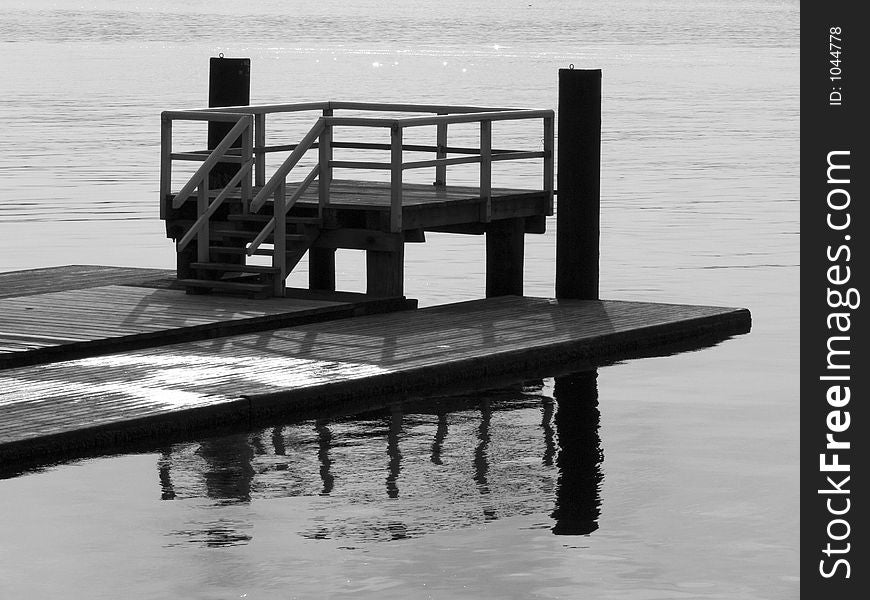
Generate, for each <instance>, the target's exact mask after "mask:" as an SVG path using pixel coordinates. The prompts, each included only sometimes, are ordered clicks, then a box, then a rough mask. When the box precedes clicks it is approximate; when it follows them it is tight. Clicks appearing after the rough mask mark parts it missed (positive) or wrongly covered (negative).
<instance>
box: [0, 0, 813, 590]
mask: <svg viewBox="0 0 870 600" xmlns="http://www.w3.org/2000/svg"><path fill="white" fill-rule="evenodd" d="M118 6H119V5H117V4H116V3H113V2H108V1H104V2H68V3H67V2H46V1H44V0H36V1H33V2H28V3H26V5H24V4H22V3H2V4H0V51H2V56H3V64H4V67H5V70H6V71H5V74H4V78H3V88H2V89H3V93H2V94H0V115H2V118H3V122H4V125H5V133H4V135H3V136H0V181H2V187H0V256H2V257H3V258H2V262H0V269H3V270H15V269H24V268H34V267H44V266H51V265H63V264H115V265H122V266H150V267H162V268H167V267H170V268H171V267H172V266H173V265H174V250H173V245H172V243H171V241H169V240H167V239H165V237H164V235H163V226H162V223H161V222H160V221H159V219H158V218H157V207H158V205H157V168H158V162H159V113H160V111H161V110H164V109H167V108H189V107H196V106H203V105H205V104H206V91H207V77H208V74H207V65H208V58H209V57H210V56H215V55H217V54H218V53H219V52H223V53H224V54H226V55H227V56H246V57H250V58H251V59H252V100H253V102H254V103H271V102H291V101H303V100H322V99H351V100H378V101H382V100H387V101H408V102H444V103H451V104H482V105H501V106H528V107H544V108H555V106H556V102H557V97H556V86H557V69H559V68H565V67H567V66H568V65H570V64H573V65H575V67H576V68H601V69H603V73H604V79H603V81H604V84H603V87H604V105H603V129H604V131H603V141H602V156H603V158H602V238H601V243H602V246H601V247H602V250H601V252H602V254H601V273H602V275H601V288H602V296H603V297H605V298H613V299H626V300H655V301H669V302H686V303H698V304H716V305H726V306H743V307H747V308H749V309H751V310H752V313H753V331H752V333H751V334H749V335H747V336H742V337H740V338H737V339H733V340H729V341H726V342H724V343H722V344H720V345H718V346H716V347H714V348H709V349H704V350H701V351H698V352H691V353H686V354H681V355H677V356H671V357H663V358H654V359H643V360H637V361H631V362H627V363H625V364H619V365H613V366H607V367H602V368H601V369H599V371H598V378H597V396H598V403H599V404H598V409H599V410H600V414H599V413H598V410H592V411H591V412H590V414H588V415H586V416H585V417H584V418H583V419H577V420H575V421H577V422H580V423H586V424H587V425H589V424H590V423H591V424H592V425H593V426H587V427H585V428H584V427H583V426H581V425H578V424H577V422H575V423H574V424H573V425H572V426H566V425H565V424H564V423H562V422H560V420H559V418H558V415H559V398H557V397H556V395H557V394H556V393H555V392H556V389H555V388H557V387H558V386H556V385H555V384H554V380H553V379H546V380H544V381H543V382H540V383H538V384H534V383H532V384H530V385H527V386H526V387H524V388H519V387H514V388H512V389H509V390H503V391H500V392H494V393H483V394H477V395H474V396H470V397H467V398H461V399H456V398H454V399H451V400H445V399H442V400H440V401H438V402H435V401H434V400H433V401H430V402H422V403H419V404H416V405H412V406H405V407H401V406H394V407H393V408H392V409H391V410H386V411H384V412H382V413H377V414H369V415H360V416H358V417H354V418H350V417H348V418H343V419H328V420H322V421H316V422H315V421H311V422H303V423H286V424H278V425H276V426H275V427H269V428H264V429H260V430H257V431H252V432H248V433H240V434H238V435H235V436H229V437H224V438H218V439H199V440H192V441H190V442H187V443H180V444H176V445H172V446H170V447H166V448H156V449H154V451H153V452H146V453H140V454H131V455H126V456H117V457H108V458H101V459H93V460H84V461H80V462H77V463H74V464H67V465H61V466H58V467H53V468H50V469H46V470H44V471H42V472H38V473H32V474H27V475H23V476H20V477H16V478H12V479H7V480H4V481H0V525H2V529H3V536H2V539H0V597H4V598H5V597H10V598H12V597H21V598H24V597H32V598H36V597H45V598H50V597H63V598H117V597H143V598H146V597H147V598H152V597H153V598H167V597H179V598H242V597H245V598H322V597H352V598H409V597H411V598H413V597H421V598H426V597H433V598H506V597H514V598H532V597H541V598H580V597H589V598H637V599H665V598H710V599H713V598H722V599H729V600H731V599H772V598H794V597H796V596H797V590H798V584H797V581H798V580H797V574H798V539H799V530H798V509H799V503H798V499H797V485H798V468H797V467H798V391H797V383H796V372H797V367H798V359H799V354H798V349H797V340H798V337H797V332H798V327H797V324H798V309H799V303H798V297H797V292H798V250H797V249H798V232H799V224H798V191H797V190H798V175H797V173H798V136H797V128H798V121H799V112H798V86H799V78H798V74H797V66H798V22H799V3H798V2H791V1H775V0H768V1H765V0H757V1H754V0H744V1H740V2H732V3H724V4H723V3H717V2H712V1H703V0H702V1H699V2H677V1H667V0H660V1H652V2H644V1H641V0H630V1H627V2H619V3H612V2H599V1H593V2H571V3H566V2H556V1H547V2H544V1H541V0H534V1H533V2H527V1H524V2H516V3H515V2H508V3H505V2H477V3H473V4H470V3H465V2H454V1H452V0H450V1H446V2H438V3H427V2H418V1H407V2H400V3H394V5H388V4H384V3H379V2H372V1H361V2H354V3H352V4H349V3H342V2H336V1H323V2H318V3H305V4H303V5H301V6H300V5H297V4H296V3H294V4H293V5H292V8H290V7H288V5H287V3H282V2H276V1H265V2H260V3H256V4H244V3H242V4H240V3H237V2H232V3H231V2H204V1H198V0H194V1H189V2H184V3H176V2H169V1H166V0H159V1H156V2H150V3H146V4H143V5H138V6H137V7H136V8H125V9H124V10H121V9H119V8H118ZM461 176H462V175H461V174H460V175H459V177H461ZM537 177H539V175H538V171H537V167H535V166H533V165H530V166H528V168H525V167H523V168H520V169H518V170H517V169H514V170H505V171H502V172H500V173H497V176H496V177H495V179H494V184H495V185H500V184H501V185H516V186H523V185H524V183H526V182H529V181H533V180H534V181H537ZM554 227H555V223H554V222H551V223H549V231H548V233H547V234H546V235H543V236H527V242H526V277H525V282H526V288H525V290H526V293H527V294H529V295H540V296H550V295H552V294H553V291H552V290H553V273H554V269H553V255H554V239H555V238H554ZM427 239H428V242H427V243H426V244H420V245H409V246H408V248H407V257H406V293H407V294H408V295H409V296H411V297H415V298H418V299H419V300H420V302H421V305H423V306H427V305H433V304H439V303H443V302H452V301H458V300H464V299H470V298H476V297H480V296H481V295H482V294H483V272H484V247H483V239H482V238H477V237H462V236H450V235H429V236H427ZM363 265H364V257H363V255H362V253H359V252H353V251H348V252H346V253H345V254H340V256H339V263H338V271H339V273H338V282H339V287H340V288H342V289H348V290H362V289H363V287H364V281H363V277H362V275H361V273H363V272H364V270H363ZM306 280H307V278H306V274H305V266H304V264H303V265H302V270H301V271H300V273H298V274H294V275H293V276H292V278H291V284H297V285H304V282H305V281H306ZM587 396H588V394H587ZM593 401H594V398H593V399H592V400H590V399H589V398H586V404H587V405H591V406H593V407H594V402H593ZM562 404H563V407H564V406H567V404H566V403H565V401H563V403H562ZM567 410H568V409H567V408H563V411H567ZM563 414H566V413H563ZM599 419H600V420H599ZM596 420H599V421H596ZM596 422H597V424H598V425H599V426H598V427H597V428H596V427H594V425H595V424H596ZM560 423H561V424H560ZM569 440H575V443H574V444H572V442H570V441H569ZM577 440H581V442H582V443H581V448H579V449H578V447H577V446H576V441H577ZM583 444H585V446H584V445H583ZM599 450H600V452H599ZM578 453H579V454H578ZM572 456H573V457H577V456H579V457H581V458H582V459H583V460H580V461H579V462H577V461H571V460H568V459H569V458H571V457H572ZM560 457H561V458H562V460H561V462H560ZM596 457H597V458H596ZM602 458H603V460H602ZM584 461H585V462H584ZM589 461H592V464H593V466H594V468H593V469H592V470H589V469H590V467H589ZM578 465H582V466H578ZM584 478H586V479H584ZM566 481H573V482H574V484H575V485H574V487H570V486H569V487H567V488H566V487H565V482H566ZM578 481H586V483H585V484H577V482H578ZM568 492H570V493H568ZM566 494H568V496H567V497H566ZM570 498H573V499H574V501H573V505H577V506H581V508H582V509H583V510H584V511H586V513H587V514H588V515H589V514H591V516H592V517H591V518H592V522H593V523H594V530H592V531H591V533H588V534H585V535H556V533H566V532H565V531H564V530H563V529H564V528H561V529H560V519H563V520H564V513H565V508H564V507H565V506H567V505H572V501H571V500H570ZM590 498H591V500H590ZM590 502H591V504H590ZM560 503H561V505H562V509H561V512H560V509H559V507H560ZM590 506H594V507H595V508H594V510H592V512H591V513H590V512H589V511H590V510H591V509H590V508H589V507H590ZM560 515H561V516H560ZM569 529H570V528H569ZM554 530H555V531H554ZM567 533H572V531H568V532H567ZM573 533H575V534H576V533H577V530H574V531H573Z"/></svg>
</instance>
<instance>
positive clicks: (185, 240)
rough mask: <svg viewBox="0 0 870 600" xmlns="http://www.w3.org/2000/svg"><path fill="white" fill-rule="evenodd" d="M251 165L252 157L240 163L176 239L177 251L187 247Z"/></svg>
mask: <svg viewBox="0 0 870 600" xmlns="http://www.w3.org/2000/svg"><path fill="white" fill-rule="evenodd" d="M253 166H254V161H253V159H251V160H249V161H247V162H245V163H244V164H242V166H241V167H240V168H239V171H238V172H237V173H236V174H235V175H233V177H232V179H230V181H229V183H227V185H226V187H225V188H224V189H222V190H221V192H220V193H219V194H218V195H217V197H216V198H215V199H214V201H213V202H212V203H211V204H209V206H208V209H206V211H205V212H203V213H202V214H201V215H200V216H199V217H198V218H197V219H196V221H195V222H194V223H193V225H191V226H190V229H188V230H187V233H185V234H184V236H183V237H182V238H181V239H180V240H178V243H177V245H176V246H177V250H178V251H179V252H181V251H182V250H184V249H185V248H186V247H187V245H188V244H189V243H190V242H191V241H192V240H193V238H194V237H195V236H196V234H197V233H199V230H200V229H202V227H203V226H204V225H208V221H209V219H210V218H211V216H212V215H213V214H214V213H215V211H216V210H217V209H218V208H219V207H220V205H221V204H223V201H224V200H226V199H227V197H228V196H229V195H230V194H231V193H232V191H233V188H235V186H236V185H237V184H238V183H239V182H240V181H241V180H242V177H244V176H245V175H247V174H248V173H249V172H250V170H251V168H252V167H253Z"/></svg>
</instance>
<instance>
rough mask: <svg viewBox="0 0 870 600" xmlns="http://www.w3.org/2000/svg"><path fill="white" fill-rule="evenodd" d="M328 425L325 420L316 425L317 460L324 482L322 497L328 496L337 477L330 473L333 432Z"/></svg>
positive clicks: (321, 491)
mask: <svg viewBox="0 0 870 600" xmlns="http://www.w3.org/2000/svg"><path fill="white" fill-rule="evenodd" d="M326 423H327V422H326V421H325V420H323V419H318V421H317V422H316V424H315V425H314V430H315V431H316V432H317V460H319V461H320V480H321V481H323V489H322V490H320V495H321V496H328V495H329V493H330V492H331V491H332V488H333V487H334V486H335V477H333V476H332V472H331V471H330V467H331V466H332V459H331V458H329V446H330V445H331V444H332V432H331V431H330V430H329V427H327V426H326Z"/></svg>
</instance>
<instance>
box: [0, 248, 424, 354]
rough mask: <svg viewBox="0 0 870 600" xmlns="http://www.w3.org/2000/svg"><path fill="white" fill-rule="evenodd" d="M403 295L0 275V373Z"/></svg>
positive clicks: (361, 307) (108, 276) (344, 311)
mask: <svg viewBox="0 0 870 600" xmlns="http://www.w3.org/2000/svg"><path fill="white" fill-rule="evenodd" d="M415 307H416V302H415V301H413V300H407V299H405V298H373V297H368V296H365V295H364V294H355V293H347V292H317V291H309V290H297V289H289V290H288V291H287V292H286V293H285V296H284V297H281V298H267V299H262V300H253V299H249V298H246V297H243V296H195V295H188V294H186V293H185V291H184V289H183V288H181V287H180V286H179V285H178V284H177V281H176V277H175V271H172V270H162V269H137V268H123V267H100V266H83V265H72V266H65V267H55V268H48V269H34V270H29V271H17V272H12V273H0V369H3V368H9V367H12V366H19V365H25V364H36V363H42V362H50V361H57V360H65V359H69V358H75V357H84V356H96V355H100V354H105V353H107V352H117V351H121V350H126V349H134V348H145V347H150V346H155V345H165V344H169V343H173V342H181V341H190V340H198V339H207V338H213V337H219V336H225V335H229V334H232V333H241V332H251V331H259V330H263V329H274V328H277V327H286V326H289V325H294V324H301V323H310V322H313V321H323V320H331V319H339V318H346V317H351V316H358V315H363V314H372V313H377V312H384V311H392V310H404V309H409V308H415Z"/></svg>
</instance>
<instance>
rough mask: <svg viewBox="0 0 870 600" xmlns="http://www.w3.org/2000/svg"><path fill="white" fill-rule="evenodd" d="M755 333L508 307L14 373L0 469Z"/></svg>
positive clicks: (648, 310)
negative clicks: (33, 460) (35, 460)
mask: <svg viewBox="0 0 870 600" xmlns="http://www.w3.org/2000/svg"><path fill="white" fill-rule="evenodd" d="M749 327H750V316H749V312H748V311H746V310H743V309H729V308H716V307H703V306H682V305H668V304H653V303H639V302H619V301H586V300H559V301H557V300H551V299H542V298H522V297H514V296H504V297H499V298H488V299H485V300H476V301H471V302H462V303H458V304H450V305H445V306H438V307H432V308H426V309H420V310H413V311H402V312H396V313H390V314H379V315H367V316H361V317H356V318H353V319H345V320H341V321H331V322H320V323H309V324H304V325H296V326H293V327H289V328H281V329H275V330H271V331H262V332H259V333H249V334H244V335H233V336H229V337H223V338H218V339H211V340H203V341H198V342H186V343H180V344H173V345H169V346H162V347H156V348H147V349H140V350H134V351H128V352H121V353H115V354H110V355H104V356H100V357H97V358H89V359H78V360H71V361H64V362H57V363H52V364H45V365H37V366H28V367H19V368H11V369H6V370H3V371H0V462H2V461H5V462H6V463H7V465H8V464H14V463H16V462H18V461H22V460H32V459H37V460H50V459H52V458H57V457H59V456H65V455H68V454H69V453H75V452H81V451H86V450H87V449H89V448H91V449H93V448H111V447H119V446H123V444H125V443H129V442H130V441H132V440H137V439H138V440H142V439H154V438H160V437H164V436H171V435H179V434H181V433H184V432H190V431H191V430H194V429H198V428H203V427H214V426H216V425H221V424H223V425H233V424H235V425H242V426H244V425H248V424H250V423H252V422H255V421H258V420H262V419H268V418H271V417H275V416H279V415H280V416H292V415H299V414H305V412H306V411H311V410H323V409H326V408H328V407H335V406H337V405H352V406H357V407H359V406H363V405H366V403H368V405H371V404H372V403H374V404H378V403H380V404H383V403H386V402H388V401H389V400H390V398H396V397H397V396H398V397H404V396H407V395H415V394H418V395H422V394H433V393H434V394H437V393H445V392H448V391H451V390H456V389H460V388H461V387H462V386H471V387H480V386H486V385H490V386H491V385H495V384H496V383H505V382H507V381H511V380H517V379H524V378H529V377H533V376H545V375H551V374H557V373H560V372H567V371H571V370H576V369H578V368H581V367H584V366H588V365H600V364H606V363H607V362H610V361H613V360H619V359H624V358H630V357H635V356H643V355H650V354H659V353H667V352H670V351H672V350H673V349H674V348H683V347H685V346H687V345H688V346H695V347H698V346H703V345H705V344H710V343H714V342H716V341H719V340H722V339H725V338H727V337H729V336H732V335H736V334H740V333H745V332H747V331H748V330H749ZM457 386H460V387H459V388H457Z"/></svg>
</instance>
